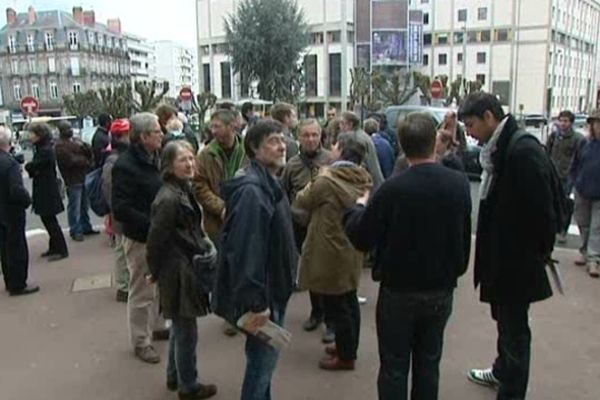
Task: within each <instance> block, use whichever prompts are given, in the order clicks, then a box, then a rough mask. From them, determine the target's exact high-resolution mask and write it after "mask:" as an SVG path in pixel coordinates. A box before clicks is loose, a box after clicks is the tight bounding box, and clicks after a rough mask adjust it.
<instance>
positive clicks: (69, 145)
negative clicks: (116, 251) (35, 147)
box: [54, 122, 99, 242]
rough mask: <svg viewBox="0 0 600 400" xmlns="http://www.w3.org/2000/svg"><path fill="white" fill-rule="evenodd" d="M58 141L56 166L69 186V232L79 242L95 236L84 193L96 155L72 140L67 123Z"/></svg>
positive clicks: (80, 142) (60, 126) (61, 127)
mask: <svg viewBox="0 0 600 400" xmlns="http://www.w3.org/2000/svg"><path fill="white" fill-rule="evenodd" d="M58 131H59V133H60V137H59V139H58V140H57V141H56V144H55V145H54V150H55V151H56V163H57V164H58V169H59V171H60V174H61V176H62V177H63V180H64V182H65V185H66V187H67V197H68V199H69V203H68V205H67V215H68V217H69V231H70V232H69V233H70V234H71V238H72V239H73V240H75V241H77V242H81V241H83V235H96V234H98V233H99V232H98V231H95V230H94V228H93V227H92V224H91V223H90V216H89V214H88V212H89V208H90V204H89V200H88V197H87V193H86V190H85V184H84V182H85V175H86V174H87V173H88V172H89V171H90V169H91V168H92V166H93V163H94V155H93V154H92V150H91V149H90V148H89V146H88V145H86V144H85V143H83V142H82V141H81V140H79V139H77V138H73V128H72V127H71V124H69V123H68V122H61V123H60V124H59V125H58Z"/></svg>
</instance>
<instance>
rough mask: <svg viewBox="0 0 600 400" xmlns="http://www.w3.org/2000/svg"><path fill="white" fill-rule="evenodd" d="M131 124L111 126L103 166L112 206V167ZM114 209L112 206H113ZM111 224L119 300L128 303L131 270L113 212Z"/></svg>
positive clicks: (124, 145)
mask: <svg viewBox="0 0 600 400" xmlns="http://www.w3.org/2000/svg"><path fill="white" fill-rule="evenodd" d="M130 129H131V124H130V122H129V120H128V119H117V120H115V121H114V122H113V123H112V124H111V126H110V136H111V142H110V145H109V146H110V151H109V156H108V157H107V158H106V160H105V161H104V165H103V167H102V193H103V194H104V198H105V199H106V202H107V203H108V205H109V207H110V206H111V204H112V203H111V192H112V173H111V172H112V168H113V166H114V165H115V162H116V161H117V158H119V155H120V154H121V153H122V152H123V151H125V150H126V149H127V147H128V146H129V130H130ZM111 209H112V208H111ZM109 226H110V227H111V228H112V232H113V235H114V244H115V247H114V249H115V272H114V273H115V283H116V286H117V301H119V302H122V303H127V296H128V292H129V270H128V269H127V260H126V259H125V251H124V250H123V235H122V230H121V224H120V223H119V222H118V221H117V220H115V218H114V216H113V214H112V212H111V213H110V215H109Z"/></svg>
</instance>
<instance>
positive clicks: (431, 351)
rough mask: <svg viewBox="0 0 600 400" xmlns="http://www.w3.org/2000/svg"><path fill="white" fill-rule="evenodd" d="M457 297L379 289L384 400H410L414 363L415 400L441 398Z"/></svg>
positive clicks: (380, 386)
mask: <svg viewBox="0 0 600 400" xmlns="http://www.w3.org/2000/svg"><path fill="white" fill-rule="evenodd" d="M452 298H453V294H452V292H448V291H443V292H429V293H425V292H413V293H403V292H398V291H393V290H390V289H388V288H386V287H381V288H380V289H379V299H378V301H377V316H376V320H377V338H378V342H379V360H380V367H379V376H378V379H377V388H378V392H379V400H406V399H407V398H408V375H409V371H410V367H411V358H412V385H411V396H410V398H411V399H412V400H436V399H437V398H438V389H439V379H440V371H439V365H440V360H441V358H442V347H443V344H444V329H445V328H446V323H447V322H448V318H449V317H450V314H451V312H452Z"/></svg>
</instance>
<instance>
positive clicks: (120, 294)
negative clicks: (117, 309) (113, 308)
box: [116, 289, 129, 303]
mask: <svg viewBox="0 0 600 400" xmlns="http://www.w3.org/2000/svg"><path fill="white" fill-rule="evenodd" d="M116 297H117V301H118V302H119V303H127V300H128V298H129V292H127V291H125V290H121V289H118V290H117V296H116Z"/></svg>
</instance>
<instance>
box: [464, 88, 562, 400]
mask: <svg viewBox="0 0 600 400" xmlns="http://www.w3.org/2000/svg"><path fill="white" fill-rule="evenodd" d="M460 116H461V119H462V120H463V121H464V123H465V126H466V128H467V131H468V133H469V134H470V135H471V136H473V137H475V138H476V139H478V140H479V141H480V142H483V143H485V144H484V146H483V149H482V152H481V163H482V167H483V170H484V172H483V175H482V182H481V189H480V206H479V220H478V226H477V241H476V253H475V285H476V286H477V285H479V286H480V298H481V301H482V302H485V303H490V305H491V312H492V318H493V319H494V320H495V321H496V323H497V327H498V343H497V348H498V356H497V358H496V361H495V362H494V365H493V367H492V368H489V369H484V370H476V369H474V370H471V371H470V372H469V378H470V379H471V380H472V381H474V382H476V383H479V384H483V385H488V386H495V387H498V389H499V390H498V397H497V399H498V400H505V399H511V400H517V399H525V395H526V392H527V383H528V379H529V359H530V354H531V331H530V329H529V305H530V303H532V302H536V301H540V300H544V299H547V298H549V297H550V296H551V295H552V289H551V288H550V284H549V282H548V277H547V275H546V269H545V264H546V260H547V259H548V258H549V257H550V254H551V253H552V249H553V246H554V237H555V227H556V215H555V211H554V207H553V197H552V186H551V164H550V160H549V159H548V157H547V156H546V154H545V153H544V150H543V148H542V146H541V145H540V144H539V143H538V142H537V141H536V140H535V139H534V138H531V137H528V138H523V139H520V140H518V141H516V142H513V144H512V145H511V148H510V149H509V148H508V146H509V142H510V140H511V137H512V136H513V135H515V134H517V132H519V130H520V128H519V127H518V126H517V121H516V120H515V118H514V117H513V116H512V115H504V111H503V110H502V106H501V105H500V102H499V101H498V99H497V98H496V97H495V96H493V95H491V94H485V93H476V94H472V95H470V96H469V97H467V99H466V100H465V102H464V104H463V106H462V107H461V109H460Z"/></svg>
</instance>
